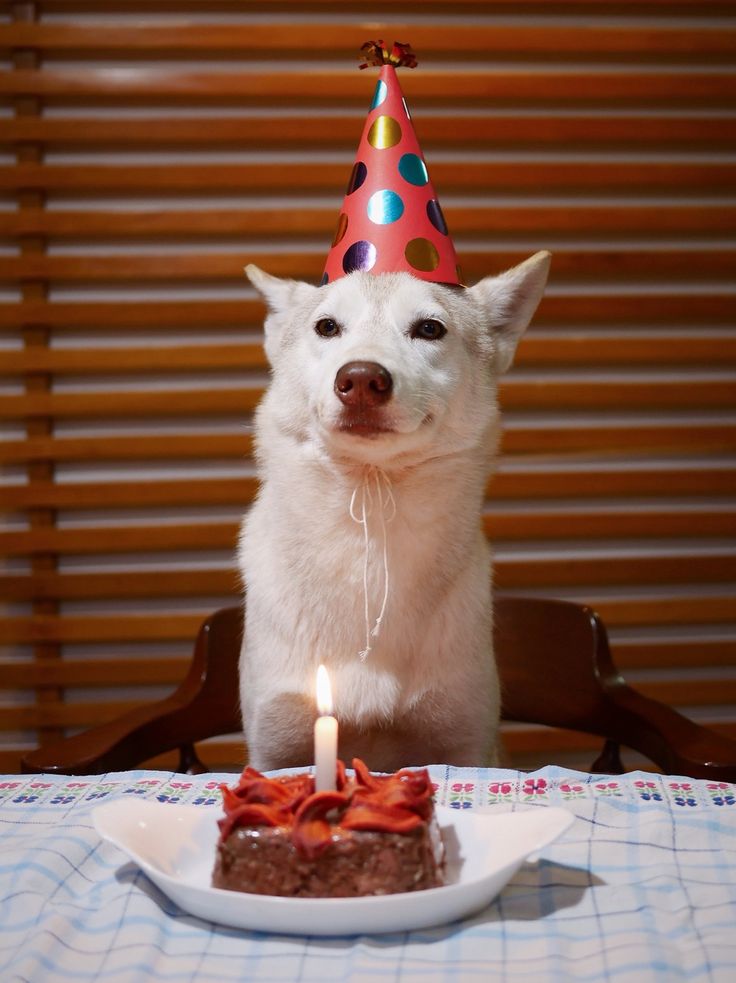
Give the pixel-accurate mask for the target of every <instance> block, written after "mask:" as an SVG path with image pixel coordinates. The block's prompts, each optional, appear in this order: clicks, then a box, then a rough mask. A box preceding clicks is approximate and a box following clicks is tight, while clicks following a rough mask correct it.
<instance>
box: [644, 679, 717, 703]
mask: <svg viewBox="0 0 736 983" xmlns="http://www.w3.org/2000/svg"><path fill="white" fill-rule="evenodd" d="M634 688H635V689H637V690H639V692H640V693H643V694H644V696H648V697H649V698H650V699H652V700H658V701H659V702H660V703H669V704H670V705H671V706H680V707H698V706H699V707H705V706H719V705H720V706H725V705H727V704H729V703H736V679H731V678H729V677H724V678H721V679H693V678H688V679H671V680H666V681H665V680H657V681H656V682H645V681H644V680H642V681H637V682H636V684H635V686H634Z"/></svg>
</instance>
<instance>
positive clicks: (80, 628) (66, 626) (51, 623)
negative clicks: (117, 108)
mask: <svg viewBox="0 0 736 983" xmlns="http://www.w3.org/2000/svg"><path fill="white" fill-rule="evenodd" d="M203 621H204V617H203V616H202V615H196V614H194V615H188V614H176V615H173V614H172V615H134V614H126V615H125V617H116V616H113V617H102V616H97V617H95V616H91V615H89V616H85V617H64V618H62V617H56V616H53V615H40V616H38V617H36V618H8V619H6V621H5V623H4V627H3V631H4V633H5V636H6V640H7V641H8V642H17V643H25V644H32V643H39V642H77V643H78V642H136V641H141V640H146V641H159V642H161V641H167V642H170V641H182V640H184V641H186V640H189V639H191V640H192V641H194V638H195V637H196V634H197V631H198V630H199V627H200V625H201V624H202V622H203Z"/></svg>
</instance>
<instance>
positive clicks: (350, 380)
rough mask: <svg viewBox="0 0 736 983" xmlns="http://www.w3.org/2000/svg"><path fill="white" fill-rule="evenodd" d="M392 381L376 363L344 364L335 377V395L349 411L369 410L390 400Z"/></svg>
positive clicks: (388, 373)
mask: <svg viewBox="0 0 736 983" xmlns="http://www.w3.org/2000/svg"><path fill="white" fill-rule="evenodd" d="M393 385H394V381H393V379H392V378H391V373H390V372H389V371H388V369H385V368H384V367H383V366H382V365H379V363H378V362H346V363H345V365H343V366H342V367H341V368H340V369H338V371H337V375H336V376H335V394H336V395H337V398H338V399H339V400H340V402H341V403H342V404H343V405H344V406H346V407H348V408H349V409H351V410H371V409H374V408H375V407H378V406H383V404H384V403H387V402H388V401H389V400H390V399H391V392H392V390H393Z"/></svg>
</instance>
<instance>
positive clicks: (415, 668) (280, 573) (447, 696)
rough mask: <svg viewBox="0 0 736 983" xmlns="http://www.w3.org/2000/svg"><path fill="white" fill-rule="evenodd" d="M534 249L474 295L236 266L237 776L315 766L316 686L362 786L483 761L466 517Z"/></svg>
mask: <svg viewBox="0 0 736 983" xmlns="http://www.w3.org/2000/svg"><path fill="white" fill-rule="evenodd" d="M549 263H550V254H549V253H547V252H540V253H537V254H535V255H534V256H532V257H531V258H530V259H528V260H526V261H525V262H524V263H521V264H520V265H519V266H516V267H514V268H513V269H511V270H509V271H508V272H506V273H503V274H502V275H500V276H496V277H487V278H486V279H484V280H482V281H481V282H480V283H478V284H476V286H474V287H470V288H464V287H456V286H445V285H442V284H437V283H431V282H427V281H424V280H419V279H417V278H415V277H413V276H412V275H411V274H409V273H404V272H401V273H384V274H380V275H372V274H369V273H362V272H356V273H351V274H350V275H348V276H345V277H343V278H341V279H338V280H336V281H335V282H333V283H330V284H328V285H326V286H322V287H313V286H311V285H309V284H306V283H301V282H296V281H292V280H280V279H277V278H276V277H273V276H270V275H269V274H267V273H264V272H263V271H262V270H260V269H258V267H256V266H248V267H247V268H246V272H247V274H248V277H249V278H250V280H251V282H252V283H253V285H254V286H255V287H256V288H257V289H258V291H259V292H260V293H261V295H262V296H263V298H264V300H265V302H266V305H267V307H268V316H267V318H266V322H265V337H266V341H265V346H266V354H267V356H268V360H269V363H270V365H271V369H272V377H271V382H270V385H269V387H268V390H267V392H266V394H265V396H264V398H263V400H262V402H261V404H260V406H259V408H258V411H257V414H256V458H257V463H258V468H259V474H260V478H261V487H260V491H259V493H258V497H257V499H256V501H255V503H254V505H253V506H252V508H251V509H250V512H249V513H248V515H247V517H246V519H245V521H244V523H243V528H242V534H241V539H240V546H239V560H240V567H241V572H242V575H243V579H244V582H245V586H246V598H247V604H246V631H245V640H244V643H243V649H242V653H241V661H240V678H241V683H240V686H241V703H242V711H243V722H244V729H245V737H246V743H247V745H248V749H249V754H250V763H251V764H252V765H253V766H255V767H256V768H260V769H270V768H281V767H286V766H291V765H306V764H309V763H311V762H312V761H313V744H312V741H313V736H312V735H313V727H314V719H315V715H316V709H315V678H316V670H317V666H318V665H319V663H324V664H325V665H326V667H327V669H328V672H329V675H330V680H331V683H332V689H333V694H334V700H335V709H334V712H335V715H336V716H337V718H338V720H339V725H340V743H339V754H340V757H342V758H344V759H346V760H348V761H349V760H350V759H351V757H352V756H354V755H356V756H359V757H361V758H363V759H364V760H365V762H366V763H367V764H368V766H369V767H370V768H372V769H374V770H383V771H394V770H395V769H397V768H399V767H401V766H404V765H409V764H411V765H421V764H426V763H429V762H444V763H447V764H453V765H481V764H492V763H493V762H494V761H495V760H496V734H497V727H498V717H499V686H498V678H497V675H496V669H495V662H494V657H493V648H492V605H491V554H490V549H489V546H488V544H487V542H486V539H485V537H484V535H483V532H482V529H481V521H480V515H481V509H482V506H483V500H484V493H485V488H486V482H487V478H488V475H489V472H490V471H491V470H492V466H493V462H494V458H495V456H496V451H497V446H498V440H499V409H498V402H497V380H498V377H499V376H500V375H502V374H503V373H504V372H506V370H507V369H508V368H509V367H510V365H511V362H512V360H513V357H514V352H515V349H516V345H517V342H518V340H519V338H520V336H521V334H522V332H523V331H524V329H525V328H526V327H527V325H528V324H529V321H530V320H531V318H532V316H533V314H534V311H535V310H536V307H537V305H538V303H539V301H540V299H541V297H542V293H543V290H544V286H545V283H546V280H547V273H548V270H549Z"/></svg>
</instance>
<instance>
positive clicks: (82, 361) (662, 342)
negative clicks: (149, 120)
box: [0, 331, 736, 376]
mask: <svg viewBox="0 0 736 983" xmlns="http://www.w3.org/2000/svg"><path fill="white" fill-rule="evenodd" d="M708 362H713V363H717V364H718V365H721V366H724V365H728V364H731V363H733V362H736V333H735V334H733V335H724V334H722V333H719V334H711V335H708V334H705V333H704V332H702V331H699V332H697V333H695V332H694V333H693V334H689V335H683V334H682V333H669V334H668V333H665V332H658V333H651V334H648V333H646V332H644V331H642V332H641V334H639V335H636V336H634V335H631V334H623V335H606V336H602V337H595V336H593V337H591V335H590V334H583V333H579V334H562V333H556V334H554V335H552V336H545V335H544V334H541V333H539V334H537V333H529V334H527V335H526V336H525V337H524V338H523V339H522V341H521V343H520V345H519V348H518V349H517V352H516V356H515V358H514V365H515V366H518V367H521V366H531V365H543V366H553V365H558V366H569V365H572V366H579V365H582V366H590V365H595V366H605V365H609V366H616V365H637V366H652V367H654V368H657V369H661V368H662V367H663V366H666V365H684V366H688V367H692V366H694V365H698V364H699V363H708ZM267 366H268V362H267V359H266V356H265V353H264V351H263V346H262V345H261V344H260V343H258V342H251V343H248V344H238V345H191V346H186V345H180V346H179V347H177V348H174V347H173V346H172V347H169V346H160V347H156V348H152V347H147V348H117V347H116V348H102V349H95V348H84V349H82V348H75V349H51V348H38V349H34V348H27V349H25V350H19V351H8V352H3V356H2V363H1V364H0V375H3V376H18V375H24V374H26V373H34V372H43V373H51V374H54V375H56V376H64V375H96V374H102V375H107V376H109V375H125V374H128V373H136V374H143V375H148V374H165V375H169V374H175V373H178V372H192V371H195V370H196V371H202V372H212V371H217V370H223V371H234V370H242V369H258V370H262V369H265V368H267Z"/></svg>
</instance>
